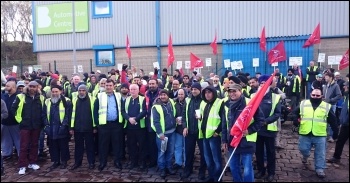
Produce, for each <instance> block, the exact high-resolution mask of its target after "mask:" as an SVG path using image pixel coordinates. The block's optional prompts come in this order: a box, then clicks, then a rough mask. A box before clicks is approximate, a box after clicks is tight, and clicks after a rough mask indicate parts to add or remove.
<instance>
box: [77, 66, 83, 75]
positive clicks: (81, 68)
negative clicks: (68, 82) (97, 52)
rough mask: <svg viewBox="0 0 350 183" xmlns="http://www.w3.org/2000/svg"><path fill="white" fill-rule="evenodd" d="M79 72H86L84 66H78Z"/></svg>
mask: <svg viewBox="0 0 350 183" xmlns="http://www.w3.org/2000/svg"><path fill="white" fill-rule="evenodd" d="M78 72H80V73H82V72H84V71H83V66H82V65H78Z"/></svg>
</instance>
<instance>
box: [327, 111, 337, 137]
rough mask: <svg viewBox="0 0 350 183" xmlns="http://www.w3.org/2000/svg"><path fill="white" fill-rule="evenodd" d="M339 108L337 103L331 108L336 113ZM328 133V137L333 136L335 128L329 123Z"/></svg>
mask: <svg viewBox="0 0 350 183" xmlns="http://www.w3.org/2000/svg"><path fill="white" fill-rule="evenodd" d="M336 109H337V106H336V105H332V107H331V110H332V111H333V112H334V113H335V110H336ZM327 134H328V137H332V136H333V130H332V128H331V125H330V124H327Z"/></svg>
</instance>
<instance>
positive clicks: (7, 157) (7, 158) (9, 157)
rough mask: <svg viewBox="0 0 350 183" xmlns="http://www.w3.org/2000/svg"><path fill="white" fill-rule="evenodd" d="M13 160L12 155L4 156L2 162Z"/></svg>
mask: <svg viewBox="0 0 350 183" xmlns="http://www.w3.org/2000/svg"><path fill="white" fill-rule="evenodd" d="M11 158H12V155H10V156H3V157H2V160H3V161H6V160H9V159H11Z"/></svg>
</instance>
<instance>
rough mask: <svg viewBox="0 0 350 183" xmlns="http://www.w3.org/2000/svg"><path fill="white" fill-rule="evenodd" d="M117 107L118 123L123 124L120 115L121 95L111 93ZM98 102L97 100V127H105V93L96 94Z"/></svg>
mask: <svg viewBox="0 0 350 183" xmlns="http://www.w3.org/2000/svg"><path fill="white" fill-rule="evenodd" d="M113 94H114V96H115V99H116V102H117V106H118V118H119V123H122V122H123V117H122V113H121V110H122V108H121V104H120V103H121V95H120V93H117V92H113ZM98 100H99V109H98V122H99V125H105V124H106V123H107V93H106V92H102V93H99V94H98Z"/></svg>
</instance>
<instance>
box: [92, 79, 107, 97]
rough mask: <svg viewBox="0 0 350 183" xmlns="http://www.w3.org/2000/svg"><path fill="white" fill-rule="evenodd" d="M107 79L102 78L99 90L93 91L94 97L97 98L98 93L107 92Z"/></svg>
mask: <svg viewBox="0 0 350 183" xmlns="http://www.w3.org/2000/svg"><path fill="white" fill-rule="evenodd" d="M106 81H107V79H106V78H102V79H101V80H100V82H99V83H98V90H94V91H92V96H94V97H97V94H98V93H102V92H105V91H106V88H105V87H106Z"/></svg>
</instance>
